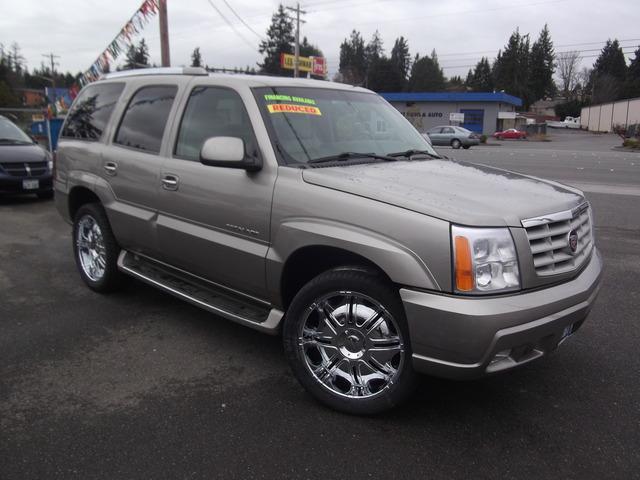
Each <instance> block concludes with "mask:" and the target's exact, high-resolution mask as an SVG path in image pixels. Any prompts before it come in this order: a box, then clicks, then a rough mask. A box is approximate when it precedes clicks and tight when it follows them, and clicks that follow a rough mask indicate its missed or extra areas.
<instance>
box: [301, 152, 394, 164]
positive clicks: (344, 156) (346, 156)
mask: <svg viewBox="0 0 640 480" xmlns="http://www.w3.org/2000/svg"><path fill="white" fill-rule="evenodd" d="M352 158H374V159H376V160H384V161H385V162H395V161H396V159H395V158H393V157H392V156H389V155H378V154H377V153H360V152H342V153H339V154H337V155H329V156H328V157H320V158H313V159H311V160H309V161H308V162H307V163H309V164H313V163H327V162H344V161H346V160H351V159H352Z"/></svg>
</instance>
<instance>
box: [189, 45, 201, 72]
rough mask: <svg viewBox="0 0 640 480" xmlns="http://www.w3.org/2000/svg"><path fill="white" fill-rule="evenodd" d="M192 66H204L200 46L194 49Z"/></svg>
mask: <svg viewBox="0 0 640 480" xmlns="http://www.w3.org/2000/svg"><path fill="white" fill-rule="evenodd" d="M191 66H192V67H201V66H202V55H201V54H200V47H196V48H194V49H193V53H192V54H191Z"/></svg>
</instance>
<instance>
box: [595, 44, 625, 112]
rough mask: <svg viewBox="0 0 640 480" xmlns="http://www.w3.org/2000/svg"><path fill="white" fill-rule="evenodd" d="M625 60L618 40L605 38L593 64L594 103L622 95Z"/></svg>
mask: <svg viewBox="0 0 640 480" xmlns="http://www.w3.org/2000/svg"><path fill="white" fill-rule="evenodd" d="M626 76H627V62H626V60H625V58H624V53H622V48H621V47H620V44H619V43H618V40H613V41H611V40H607V43H606V44H605V46H604V47H603V48H602V51H601V52H600V56H598V58H597V59H596V63H595V64H594V66H593V72H592V78H591V82H590V83H591V88H592V91H593V98H592V101H593V102H594V103H602V102H610V101H613V100H617V99H618V98H620V97H621V96H622V93H623V92H622V87H623V86H624V82H625V80H626Z"/></svg>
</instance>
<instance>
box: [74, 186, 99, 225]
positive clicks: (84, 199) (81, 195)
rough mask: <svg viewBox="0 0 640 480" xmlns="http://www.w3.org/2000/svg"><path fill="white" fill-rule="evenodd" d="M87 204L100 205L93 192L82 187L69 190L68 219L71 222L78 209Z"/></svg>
mask: <svg viewBox="0 0 640 480" xmlns="http://www.w3.org/2000/svg"><path fill="white" fill-rule="evenodd" d="M87 203H101V201H100V198H99V197H98V195H96V194H95V192H94V191H93V190H91V189H90V188H88V187H86V186H84V185H77V186H75V187H73V188H71V190H70V191H69V198H68V201H67V209H68V211H69V218H71V220H73V218H74V217H75V215H76V212H77V211H78V209H79V208H80V207H82V205H85V204H87Z"/></svg>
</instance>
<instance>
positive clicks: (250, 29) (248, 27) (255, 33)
mask: <svg viewBox="0 0 640 480" xmlns="http://www.w3.org/2000/svg"><path fill="white" fill-rule="evenodd" d="M222 1H223V2H224V4H225V5H226V6H227V8H228V9H229V10H231V13H233V14H234V15H235V16H236V18H237V19H238V20H240V21H241V22H242V24H243V25H244V26H245V27H247V29H249V31H250V32H251V33H253V34H254V35H255V36H256V37H258V38H259V39H260V40H264V38H263V37H262V35H260V34H259V33H258V32H256V31H255V30H254V29H253V28H251V27H250V26H249V24H248V23H247V22H245V21H244V19H243V18H242V17H241V16H240V15H238V14H237V13H236V11H235V10H234V9H233V8H232V7H231V5H229V2H227V0H222Z"/></svg>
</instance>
